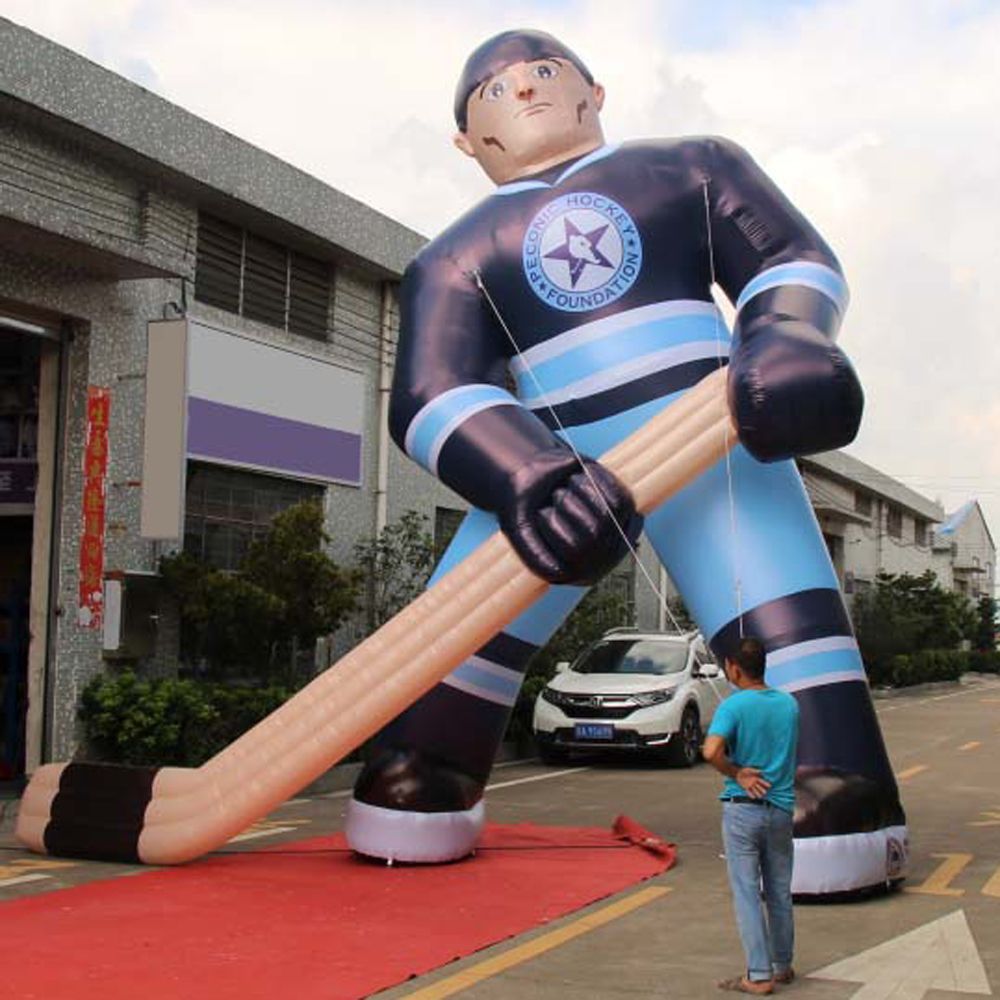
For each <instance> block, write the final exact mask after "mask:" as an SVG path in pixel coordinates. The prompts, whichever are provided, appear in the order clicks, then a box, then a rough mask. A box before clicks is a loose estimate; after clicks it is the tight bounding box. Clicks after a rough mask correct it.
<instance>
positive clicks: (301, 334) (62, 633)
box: [0, 20, 464, 779]
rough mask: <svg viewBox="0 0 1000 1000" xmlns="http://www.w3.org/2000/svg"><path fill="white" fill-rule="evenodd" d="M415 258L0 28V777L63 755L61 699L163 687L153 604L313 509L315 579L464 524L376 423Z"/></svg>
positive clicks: (173, 111)
mask: <svg viewBox="0 0 1000 1000" xmlns="http://www.w3.org/2000/svg"><path fill="white" fill-rule="evenodd" d="M423 242H424V241H423V238H422V237H421V236H420V235H419V234H417V233H414V232H412V231H411V230H408V229H407V228H405V227H404V226H401V225H399V224H398V223H396V222H394V221H393V220H391V219H388V218H386V217H385V216H382V215H380V214H379V213H377V212H375V211H373V210H372V209H370V208H368V207H367V206H365V205H363V204H360V203H358V202H356V201H354V200H353V199H351V198H349V197H347V196H345V195H343V194H342V193H340V192H338V191H336V190H334V189H332V188H330V187H329V186H327V185H325V184H323V183H321V182H319V181H318V180H316V179H315V178H312V177H310V176H308V175H306V174H304V173H302V172H301V171H298V170H296V169H295V168H293V167H291V166H289V165H288V164H286V163H283V162H282V161H280V160H278V159H276V158H275V157H273V156H270V155H268V154H266V153H264V152H262V151H261V150H259V149H256V148H254V147H253V146H251V145H249V144H247V143H244V142H242V141H240V140H239V139H237V138H235V137H233V136H232V135H230V134H228V133H226V132H224V131H223V130H221V129H218V128H216V127H214V126H212V125H210V124H209V123H207V122H205V121H202V120H200V119H198V118H196V117H195V116H193V115H191V114H189V113H187V112H185V111H183V110H182V109H180V108H178V107H176V106H174V105H172V104H170V103H169V102H167V101H164V100H162V99H161V98H159V97H157V96H155V95H153V94H151V93H150V92H148V91H146V90H144V89H143V88H141V87H139V86H136V85H134V84H132V83H130V82H128V81H127V80H125V79H123V78H121V77H119V76H116V75H115V74H113V73H110V72H108V71H106V70H104V69H102V68H100V67H99V66H96V65H94V64H93V63H91V62H89V61H88V60H86V59H83V58H81V57H80V56H78V55H76V54H74V53H72V52H70V51H68V50H66V49H64V48H62V47H60V46H58V45H55V44H53V43H51V42H49V41H47V40H46V39H44V38H41V37H40V36H38V35H35V34H33V33H32V32H29V31H26V30H24V29H22V28H20V27H18V26H16V25H14V24H12V23H11V22H9V21H6V20H0V667H2V670H3V674H2V679H0V683H2V689H0V719H2V720H3V726H4V728H3V738H2V740H0V751H2V758H0V779H2V778H11V777H16V776H17V775H18V774H20V773H23V772H24V771H25V770H27V771H29V772H30V771H31V770H32V769H33V768H34V767H35V766H36V765H37V764H38V763H39V762H40V761H42V760H46V759H63V758H66V757H68V756H71V755H72V753H73V752H74V750H75V749H76V747H77V745H78V738H79V734H78V728H77V721H76V711H77V705H78V700H79V695H80V692H81V690H82V689H83V687H84V685H85V684H86V683H87V682H88V681H89V680H90V679H91V678H92V677H93V676H94V675H95V674H97V673H98V672H100V671H101V670H103V669H104V668H105V666H106V665H107V664H108V663H109V662H114V661H118V660H119V659H120V658H121V657H122V656H127V657H130V658H133V659H135V660H137V661H139V662H141V663H142V666H143V669H144V670H146V671H147V672H149V673H152V674H156V673H166V672H169V671H171V670H172V669H174V667H175V662H176V650H177V640H178V637H177V625H176V621H175V620H172V618H171V616H170V614H169V613H166V610H165V608H164V606H163V602H162V601H161V599H160V598H161V595H160V594H159V592H158V587H157V583H156V570H157V566H158V563H159V559H160V557H161V556H162V555H163V554H164V553H166V552H170V551H174V550H176V549H177V548H178V547H180V546H181V545H183V546H184V547H185V548H186V549H188V550H190V551H193V552H195V553H197V554H199V555H202V556H204V557H205V558H206V559H208V560H209V561H211V562H212V563H213V564H214V565H217V566H220V567H224V568H233V567H235V566H236V565H237V564H238V562H239V560H240V558H241V556H242V554H243V552H245V550H246V546H247V545H248V544H249V541H250V540H251V539H252V538H253V537H254V536H255V534H257V533H259V532H260V531H261V530H262V529H263V528H264V527H265V526H266V525H267V523H268V521H269V519H270V518H271V517H272V516H273V514H274V513H275V512H276V511H278V510H280V509H283V508H284V507H286V506H288V505H289V504H291V503H294V502H295V501H296V500H299V499H303V498H306V497H315V498H318V499H320V500H321V501H322V503H323V505H324V510H325V512H326V528H327V531H328V533H329V535H330V537H331V555H332V556H333V557H334V558H335V559H336V560H337V561H338V562H341V563H346V562H348V561H350V558H351V553H352V550H353V547H354V545H355V543H356V542H357V541H359V540H360V539H363V538H366V537H371V536H372V535H373V534H375V533H376V532H377V531H378V530H379V528H380V527H381V526H383V525H384V524H386V523H387V522H389V521H392V520H395V519H397V518H398V517H399V516H400V515H401V514H402V513H403V512H404V511H405V510H408V509H415V510H417V511H419V512H420V513H422V514H424V515H426V516H427V517H428V519H429V522H430V523H431V524H434V523H435V521H436V522H437V523H438V524H439V525H446V526H450V524H451V522H453V520H454V518H455V517H456V516H457V515H456V513H455V512H457V511H460V510H461V509H462V508H463V507H464V504H463V503H462V502H461V500H460V499H459V498H458V497H456V496H455V495H454V494H452V493H451V492H450V491H448V490H447V489H445V488H444V487H442V486H441V485H440V484H438V483H437V482H436V481H435V480H433V479H432V478H431V477H430V476H428V475H427V474H426V473H424V472H423V471H422V470H421V469H419V468H418V467H417V466H415V465H414V464H413V463H411V462H410V461H408V460H407V459H406V458H405V456H403V455H401V454H400V453H399V451H398V449H396V447H395V446H394V445H392V444H391V442H390V441H389V439H388V435H387V433H386V424H385V410H386V405H387V399H388V388H389V377H390V374H391V369H392V360H393V354H394V350H395V337H396V330H397V326H398V318H397V310H396V288H397V284H398V280H399V278H400V276H401V274H402V271H403V268H404V267H405V265H406V263H407V262H408V260H409V259H410V258H411V257H412V256H413V254H414V253H415V252H416V251H417V250H418V249H419V247H420V246H421V245H422V243H423Z"/></svg>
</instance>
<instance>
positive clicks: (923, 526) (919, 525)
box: [913, 518, 927, 548]
mask: <svg viewBox="0 0 1000 1000" xmlns="http://www.w3.org/2000/svg"><path fill="white" fill-rule="evenodd" d="M913 541H914V542H916V544H917V545H919V546H920V547H921V548H926V547H927V522H926V521H921V520H920V519H919V518H915V519H914V521H913Z"/></svg>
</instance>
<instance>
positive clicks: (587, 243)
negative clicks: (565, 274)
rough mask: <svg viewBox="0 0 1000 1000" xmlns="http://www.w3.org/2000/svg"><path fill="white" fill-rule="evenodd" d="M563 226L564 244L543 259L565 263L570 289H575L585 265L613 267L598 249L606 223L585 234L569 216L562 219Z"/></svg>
mask: <svg viewBox="0 0 1000 1000" xmlns="http://www.w3.org/2000/svg"><path fill="white" fill-rule="evenodd" d="M563 224H564V226H565V233H566V242H565V243H563V244H562V245H561V246H558V247H556V248H555V249H554V250H550V251H549V252H548V253H547V254H545V257H546V259H547V260H564V261H566V263H567V264H568V265H569V278H570V287H571V288H576V283H577V282H578V281H579V280H580V278H581V277H582V276H583V272H584V271H585V270H586V268H587V265H590V266H591V267H608V268H613V267H614V266H615V265H614V264H612V263H611V261H610V260H608V258H607V257H605V256H604V254H603V253H601V251H600V249H599V248H598V244H599V243H600V242H601V237H602V236H604V234H605V232H606V231H607V228H608V223H605V224H604V225H603V226H598V227H597V228H596V229H592V230H590V232H589V233H585V232H583V231H582V230H580V229H578V228H577V227H576V226H575V225H573V223H572V221H571V220H570V218H569V216H566V217H565V218H564V219H563Z"/></svg>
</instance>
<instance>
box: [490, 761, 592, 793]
mask: <svg viewBox="0 0 1000 1000" xmlns="http://www.w3.org/2000/svg"><path fill="white" fill-rule="evenodd" d="M589 770H590V768H589V767H569V768H566V769H565V770H564V771H546V773H545V774H533V775H531V777H528V778H514V780H513V781H498V782H496V783H495V784H492V785H487V786H486V789H485V791H487V792H493V791H496V789H498V788H510V787H511V786H512V785H527V784H529V783H530V782H532V781H548V780H549V778H561V777H562V776H563V775H564V774H579V773H580V772H581V771H589Z"/></svg>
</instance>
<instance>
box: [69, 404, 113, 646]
mask: <svg viewBox="0 0 1000 1000" xmlns="http://www.w3.org/2000/svg"><path fill="white" fill-rule="evenodd" d="M110 415H111V393H110V392H109V391H108V390H107V389H102V388H100V387H99V386H95V385H91V386H88V387H87V443H86V447H85V448H84V452H83V536H82V537H81V539H80V610H79V612H78V614H77V621H78V622H79V624H80V625H81V626H83V628H100V627H101V623H102V622H103V620H104V500H105V487H106V479H107V472H108V418H109V417H110Z"/></svg>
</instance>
